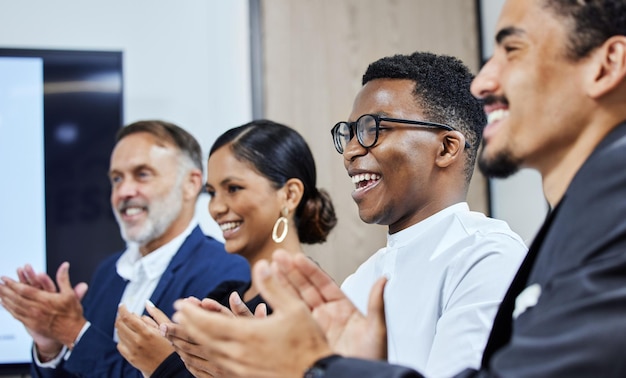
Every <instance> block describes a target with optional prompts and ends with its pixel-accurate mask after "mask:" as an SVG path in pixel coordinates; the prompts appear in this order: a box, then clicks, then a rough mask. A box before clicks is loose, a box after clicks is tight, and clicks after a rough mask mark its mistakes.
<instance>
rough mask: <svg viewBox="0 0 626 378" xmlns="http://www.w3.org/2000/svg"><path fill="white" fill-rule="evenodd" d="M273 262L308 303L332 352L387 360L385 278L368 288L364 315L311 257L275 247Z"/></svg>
mask: <svg viewBox="0 0 626 378" xmlns="http://www.w3.org/2000/svg"><path fill="white" fill-rule="evenodd" d="M273 261H275V263H276V264H277V265H278V267H279V269H280V271H281V272H282V273H283V275H284V276H285V277H286V278H287V280H288V281H289V284H291V287H292V288H294V289H295V290H296V291H297V292H298V294H299V295H300V297H301V298H302V299H303V300H304V301H305V302H306V304H307V305H308V306H309V308H310V309H311V311H312V312H313V316H314V318H315V320H317V322H318V323H319V325H320V327H321V328H322V330H323V331H324V333H325V335H326V338H327V340H328V342H329V344H330V346H331V348H332V349H333V351H334V352H335V353H337V354H341V355H344V356H349V357H358V358H368V359H383V360H384V359H387V328H386V325H385V307H384V302H383V291H384V288H385V284H386V282H387V280H386V279H385V278H381V279H380V280H378V281H377V282H376V283H375V284H374V286H373V288H372V290H371V293H370V298H369V303H368V311H367V317H366V316H364V315H363V314H361V312H359V310H358V309H357V308H356V307H355V306H354V304H352V302H351V301H350V300H349V299H348V297H347V296H346V295H345V294H344V293H343V291H341V288H340V287H339V286H338V285H337V284H336V283H335V282H334V281H333V280H332V278H330V277H329V276H328V275H327V274H326V273H325V272H324V271H323V270H322V269H321V268H320V267H319V265H317V264H316V263H315V262H313V261H312V260H311V259H309V258H307V257H306V256H304V255H295V256H293V255H290V254H288V253H287V252H285V251H280V250H278V251H276V252H275V253H274V255H273Z"/></svg>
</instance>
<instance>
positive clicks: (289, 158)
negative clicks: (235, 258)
mask: <svg viewBox="0 0 626 378" xmlns="http://www.w3.org/2000/svg"><path fill="white" fill-rule="evenodd" d="M206 191H207V193H208V194H209V195H210V196H211V201H210V202H209V213H210V214H211V216H212V217H213V219H215V221H216V222H217V223H218V225H219V226H220V228H221V229H222V233H223V237H224V246H225V248H226V250H227V251H228V252H230V253H237V254H240V255H242V256H243V257H245V258H246V259H247V260H248V262H249V263H250V266H252V265H254V263H255V262H257V261H259V260H261V259H266V260H271V258H272V253H273V252H274V251H275V250H276V249H277V248H282V249H285V250H287V251H289V252H291V253H294V254H296V253H303V252H302V247H301V243H306V244H315V243H323V242H324V241H326V237H327V236H328V233H329V232H330V231H331V230H332V228H333V227H334V226H335V224H336V222H337V219H336V217H335V210H334V208H333V205H332V202H331V201H330V197H329V196H328V194H327V192H326V191H324V190H319V189H317V188H316V171H315V162H314V160H313V155H312V154H311V151H310V149H309V147H308V145H307V144H306V142H305V141H304V139H303V138H302V136H301V135H300V134H299V133H298V132H297V131H295V130H293V129H291V128H289V127H287V126H285V125H281V124H278V123H275V122H272V121H268V120H258V121H253V122H250V123H248V124H245V125H243V126H239V127H235V128H233V129H230V130H228V131H226V132H225V133H224V134H222V135H221V136H220V137H218V138H217V140H216V141H215V143H214V144H213V146H212V147H211V151H210V152H209V161H208V166H207V182H206ZM231 293H232V294H231ZM208 297H209V298H213V299H214V300H213V301H212V300H209V299H204V300H203V301H202V302H201V303H198V304H199V305H202V306H203V307H204V308H205V309H209V310H212V311H222V312H225V313H228V314H230V312H229V310H228V309H225V308H224V307H222V306H221V305H220V304H219V303H221V304H222V305H225V306H227V307H229V308H230V309H231V310H232V311H233V312H234V313H237V314H241V313H243V312H244V311H246V312H254V311H255V310H257V314H265V313H269V312H271V309H269V308H267V307H266V305H265V303H264V301H263V298H261V297H260V296H259V291H258V290H257V288H256V287H255V285H254V282H250V283H248V284H246V285H244V286H237V287H232V286H228V285H226V286H224V287H222V288H220V289H218V290H217V291H214V292H212V293H210V294H209V295H208ZM218 302H219V303H218ZM257 306H258V307H257ZM259 309H260V310H259ZM148 312H149V313H150V314H151V315H152V316H153V317H155V318H156V317H157V316H158V314H157V312H158V310H156V309H153V308H152V309H151V308H148ZM230 315H231V316H232V314H230ZM168 327H169V328H168V330H167V332H168V338H169V339H170V340H169V341H168V340H167V339H163V340H164V341H165V342H167V343H168V345H165V344H163V343H158V344H159V345H158V346H157V345H156V344H157V343H152V344H151V345H150V346H149V347H151V348H156V347H161V345H162V347H167V348H170V349H171V348H172V346H171V344H169V342H170V341H171V342H172V343H173V345H174V346H175V347H176V350H177V352H179V353H181V355H180V356H179V355H178V354H177V353H175V352H173V349H171V350H172V352H173V353H171V354H170V356H169V357H167V358H166V359H165V360H164V361H162V362H160V365H159V366H158V367H157V368H156V370H154V371H151V372H146V371H144V372H143V373H144V375H145V376H152V377H190V376H192V375H191V374H192V373H193V376H219V372H218V371H215V370H214V368H213V367H212V366H211V364H210V361H208V360H207V359H206V358H204V357H202V348H201V346H199V345H195V344H194V343H193V342H191V339H192V337H191V336H189V335H186V337H183V336H181V335H180V334H179V335H178V336H177V337H172V336H171V335H170V333H169V330H175V331H179V332H180V331H181V330H180V328H179V327H176V325H174V324H171V323H169V325H168ZM137 349H139V348H137ZM186 352H188V353H186ZM125 357H126V356H125ZM180 357H183V358H182V359H181V358H180ZM140 358H142V357H141V353H135V354H134V355H133V359H134V361H138V360H139V359H140ZM127 359H129V361H130V362H131V363H132V364H133V365H135V366H138V365H136V364H135V363H133V360H131V359H130V358H129V357H127ZM183 360H184V365H183ZM139 365H141V364H139Z"/></svg>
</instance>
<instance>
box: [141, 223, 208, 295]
mask: <svg viewBox="0 0 626 378" xmlns="http://www.w3.org/2000/svg"><path fill="white" fill-rule="evenodd" d="M203 237H204V234H202V231H201V230H200V227H199V226H196V227H195V228H194V229H193V231H192V232H191V234H189V236H188V237H187V239H185V241H184V242H183V244H182V245H181V246H180V248H179V249H178V251H177V252H176V254H175V255H174V257H173V258H172V261H170V263H169V265H168V266H167V268H166V269H165V272H163V275H162V276H161V279H160V280H159V283H158V284H157V287H156V288H155V289H154V292H153V293H152V296H151V297H150V301H152V303H154V304H155V305H156V306H157V307H159V305H160V304H161V299H163V296H164V295H165V294H166V293H167V289H169V288H171V287H173V285H174V283H175V278H176V274H177V273H178V270H179V268H180V267H181V266H182V265H183V264H185V263H186V262H187V261H189V260H190V258H191V255H192V254H193V252H194V251H195V250H196V249H197V247H198V245H199V244H200V243H201V242H202V238H203Z"/></svg>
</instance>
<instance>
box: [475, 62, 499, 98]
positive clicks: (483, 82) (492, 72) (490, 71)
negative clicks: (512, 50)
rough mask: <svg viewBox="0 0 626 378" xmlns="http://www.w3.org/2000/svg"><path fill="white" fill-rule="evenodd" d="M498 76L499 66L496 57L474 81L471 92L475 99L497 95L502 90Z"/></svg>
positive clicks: (487, 63) (483, 68)
mask: <svg viewBox="0 0 626 378" xmlns="http://www.w3.org/2000/svg"><path fill="white" fill-rule="evenodd" d="M498 76H499V65H498V64H497V62H496V60H495V59H494V57H491V58H490V59H489V60H488V61H487V62H486V63H485V65H484V66H483V67H482V68H481V69H480V72H478V75H476V77H475V78H474V80H473V81H472V85H471V87H470V90H471V92H472V94H473V95H474V97H476V98H485V97H487V96H488V95H490V94H494V93H496V92H497V91H498V90H499V88H500V84H499V81H498Z"/></svg>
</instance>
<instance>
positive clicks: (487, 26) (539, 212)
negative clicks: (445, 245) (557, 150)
mask: <svg viewBox="0 0 626 378" xmlns="http://www.w3.org/2000/svg"><path fill="white" fill-rule="evenodd" d="M504 2H505V0H481V19H482V44H483V55H482V56H483V60H487V59H489V57H490V56H491V55H492V54H493V47H494V36H495V32H496V22H497V21H498V15H499V14H500V10H501V9H502V5H503V4H504ZM489 186H490V189H491V199H490V200H491V212H492V213H491V215H492V216H493V217H495V218H500V219H504V220H506V221H507V222H508V223H509V225H510V226H511V228H512V229H513V230H514V231H516V232H517V233H518V234H519V235H520V236H521V237H522V238H523V239H524V240H525V241H526V242H527V243H530V242H531V241H532V239H533V237H534V236H535V234H536V233H537V231H538V229H539V226H540V225H541V223H542V222H543V220H544V218H545V216H546V213H547V211H548V205H547V202H546V200H545V197H544V195H543V191H542V189H541V176H540V175H539V173H538V172H537V171H534V170H529V169H523V170H521V171H520V172H518V173H517V174H515V175H513V176H511V177H509V178H506V179H504V180H493V179H492V180H490V182H489Z"/></svg>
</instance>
